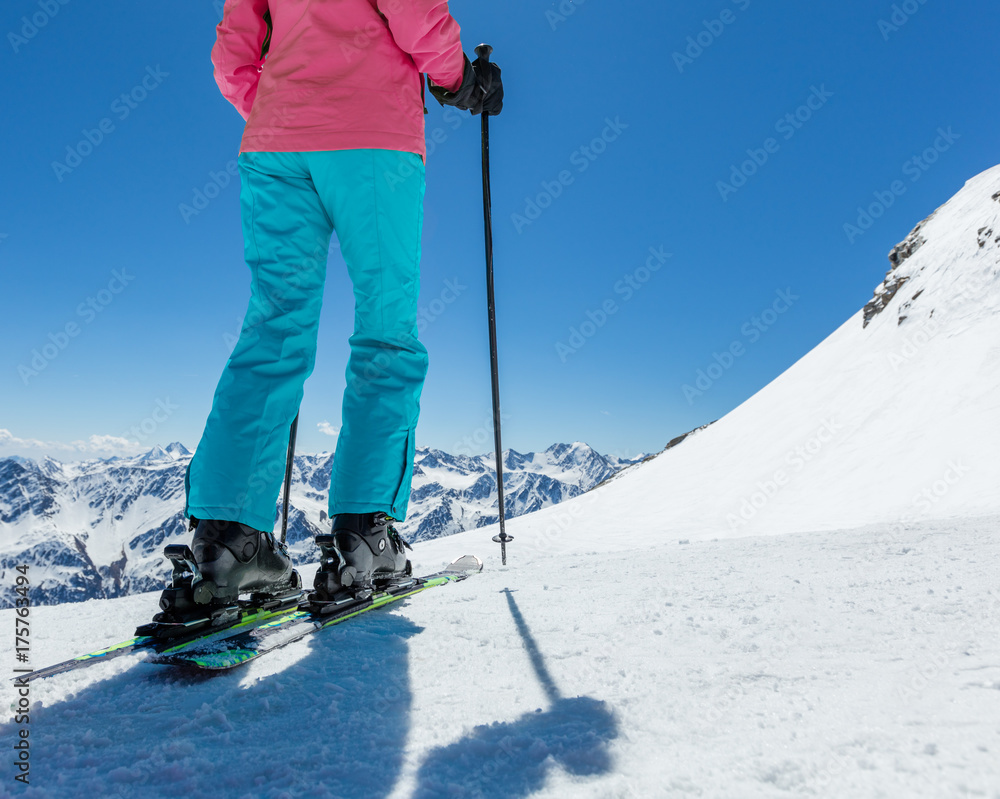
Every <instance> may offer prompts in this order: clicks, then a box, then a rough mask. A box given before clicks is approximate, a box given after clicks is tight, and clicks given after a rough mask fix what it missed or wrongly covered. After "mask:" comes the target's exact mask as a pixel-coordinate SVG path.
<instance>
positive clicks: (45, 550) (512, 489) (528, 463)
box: [0, 443, 642, 604]
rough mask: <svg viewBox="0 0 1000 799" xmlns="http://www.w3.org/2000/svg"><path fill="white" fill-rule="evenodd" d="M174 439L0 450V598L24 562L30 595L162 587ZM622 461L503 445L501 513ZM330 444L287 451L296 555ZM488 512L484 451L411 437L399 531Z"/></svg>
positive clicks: (320, 516)
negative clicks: (119, 447)
mask: <svg viewBox="0 0 1000 799" xmlns="http://www.w3.org/2000/svg"><path fill="white" fill-rule="evenodd" d="M190 460H191V452H190V451H189V450H188V449H187V448H186V447H184V446H183V445H182V444H177V443H175V444H171V445H169V446H168V447H166V448H162V447H154V448H153V449H151V450H149V451H148V452H146V453H143V454H142V455H137V456H134V457H131V458H110V459H106V460H89V461H82V462H71V463H63V462H61V461H58V460H55V459H53V458H44V459H42V460H39V461H35V460H31V459H28V458H21V457H9V458H4V459H0V574H2V575H3V576H2V577H0V601H2V602H3V603H4V604H6V603H7V602H9V601H10V600H11V599H12V598H13V593H12V587H13V580H8V579H6V577H7V576H9V574H10V571H11V569H12V568H13V567H14V566H16V565H18V564H21V563H28V564H29V565H30V567H31V582H32V586H33V592H32V597H33V600H34V601H35V602H36V603H37V604H55V603H60V602H73V601H82V600H85V599H91V598H95V597H115V596H122V595H125V594H131V593H138V592H142V591H150V590H155V589H157V588H160V587H162V585H163V583H164V580H165V578H166V576H167V574H168V572H169V569H168V567H167V565H166V562H165V561H164V559H163V558H162V550H163V547H164V546H165V545H167V544H173V543H188V542H189V533H188V531H187V522H186V519H185V518H184V517H183V515H182V512H183V507H184V473H185V470H186V468H187V464H188V462H189V461H190ZM639 460H642V458H641V457H640V458H635V459H631V460H626V459H621V458H616V457H613V456H608V455H601V454H599V453H597V452H595V451H594V450H593V449H591V448H590V447H589V446H587V445H586V444H581V443H574V444H554V445H553V446H551V447H549V448H548V449H547V450H545V451H544V452H537V453H527V454H521V453H519V452H515V451H514V450H508V451H507V452H505V453H504V493H505V497H504V500H505V501H504V507H505V510H506V515H507V516H508V517H514V516H519V515H521V514H524V513H529V512H531V511H535V510H538V509H540V508H544V507H547V506H549V505H554V504H556V503H559V502H562V501H563V500H565V499H569V498H570V497H575V496H578V495H579V494H582V493H583V492H585V491H587V490H589V489H590V488H592V487H593V486H595V485H597V484H599V483H601V482H602V481H604V480H606V479H607V478H609V477H610V476H612V475H613V474H615V473H617V472H618V471H620V470H621V469H622V468H624V467H626V466H628V465H630V464H632V463H635V462H637V461H639ZM332 463H333V455H332V454H331V453H321V454H318V455H297V456H296V457H295V464H294V469H293V473H292V476H293V482H292V492H291V497H292V499H291V506H292V507H291V510H290V512H289V523H288V541H289V543H290V545H291V550H292V553H293V555H294V557H295V560H296V562H299V563H306V562H310V561H313V560H316V559H317V558H318V550H317V549H316V546H315V544H314V543H313V536H315V535H316V534H317V533H320V532H327V531H328V530H329V520H328V518H327V510H326V509H327V494H328V491H329V483H330V469H331V466H332ZM497 519H498V503H497V481H496V470H495V468H494V461H493V456H492V455H480V456H474V457H470V456H461V455H449V454H447V453H445V452H441V451H440V450H434V449H427V448H419V449H418V450H417V453H416V458H415V467H414V474H413V493H412V495H411V500H410V511H409V516H408V518H407V520H406V522H405V523H403V524H401V525H400V526H399V529H400V532H401V533H402V535H403V536H404V537H405V538H407V539H408V540H409V541H411V542H415V541H424V540H427V539H431V538H438V537H441V536H445V535H450V534H452V533H457V532H461V531H463V530H470V529H474V528H477V527H483V526H486V525H489V524H493V523H495V522H496V521H497Z"/></svg>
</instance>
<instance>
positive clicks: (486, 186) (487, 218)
mask: <svg viewBox="0 0 1000 799" xmlns="http://www.w3.org/2000/svg"><path fill="white" fill-rule="evenodd" d="M492 52H493V48H492V47H491V46H490V45H488V44H481V45H479V46H478V47H477V48H476V55H477V56H478V61H479V64H480V74H484V75H485V74H489V70H488V68H487V64H489V62H490V53H492ZM482 120H483V122H482V127H483V222H484V225H485V230H486V307H487V311H488V315H489V322H490V373H491V377H492V380H493V446H494V448H495V449H496V460H497V494H498V499H499V502H500V506H499V511H500V535H497V536H494V537H493V540H494V541H496V542H497V543H498V544H500V558H501V561H502V563H503V565H504V566H506V565H507V542H508V541H513V540H514V539H513V538H512V537H511V536H509V535H507V531H506V529H505V526H504V521H505V519H504V504H503V445H502V444H501V441H500V376H499V369H498V367H497V314H496V302H495V301H494V295H493V220H492V203H491V200H490V115H489V114H488V113H486V111H485V109H484V110H483V112H482Z"/></svg>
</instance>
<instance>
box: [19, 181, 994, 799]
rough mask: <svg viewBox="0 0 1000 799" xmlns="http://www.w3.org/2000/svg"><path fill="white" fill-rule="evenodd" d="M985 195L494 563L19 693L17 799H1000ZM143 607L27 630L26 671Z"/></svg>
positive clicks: (431, 549)
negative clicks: (204, 667)
mask: <svg viewBox="0 0 1000 799" xmlns="http://www.w3.org/2000/svg"><path fill="white" fill-rule="evenodd" d="M998 191H1000V168H994V169H992V170H989V171H988V172H986V173H984V174H983V175H981V176H979V177H977V178H975V179H973V180H972V181H970V182H969V183H968V184H967V186H966V188H965V189H964V190H963V191H962V192H960V193H959V194H958V195H957V196H956V198H955V199H954V200H952V201H951V202H949V203H948V204H947V205H945V206H943V207H942V208H941V209H939V210H938V211H937V212H936V214H935V215H934V216H933V217H932V218H930V219H929V220H927V221H926V224H924V225H923V227H922V228H921V235H923V236H924V237H925V238H926V243H925V244H923V245H922V246H921V247H920V248H919V249H918V250H917V251H916V252H915V253H914V254H913V255H912V256H911V257H910V258H908V259H907V260H905V261H904V262H903V263H902V264H901V265H900V266H898V267H897V268H896V269H895V270H894V279H898V278H901V277H906V278H908V279H907V280H906V281H905V284H904V286H903V288H902V289H901V290H900V291H899V292H898V294H897V295H896V297H894V298H893V300H892V301H891V302H890V303H889V304H888V307H886V308H885V310H883V311H882V312H881V313H880V314H879V315H878V316H875V317H874V319H873V320H872V321H871V323H870V324H869V325H868V326H867V327H863V326H862V319H861V314H860V313H859V314H858V315H856V316H854V317H852V318H851V319H850V320H848V322H847V323H845V325H844V326H842V327H841V328H840V329H839V330H837V331H836V332H834V333H833V334H832V335H831V336H830V337H829V338H828V339H827V340H826V341H824V342H823V343H822V344H820V345H819V346H818V347H817V348H816V349H815V350H813V351H812V352H811V353H809V354H808V355H807V356H806V357H805V358H803V359H802V360H801V361H800V362H799V363H797V364H796V365H795V366H793V367H792V368H791V369H789V370H788V371H787V372H785V373H784V374H783V375H781V376H780V377H779V378H777V379H776V380H775V381H774V382H772V383H771V384H770V385H768V386H767V387H765V388H764V389H763V390H762V391H760V392H759V393H758V394H757V395H755V396H754V397H751V398H750V399H749V400H747V402H745V403H744V404H743V405H741V406H740V407H739V408H737V409H736V410H734V411H733V412H732V413H730V414H729V415H727V416H726V417H724V418H723V419H721V420H720V421H719V422H717V423H716V424H714V425H712V426H711V427H708V428H706V429H703V430H701V431H700V432H698V433H697V435H695V436H691V437H689V438H688V439H687V440H685V441H683V442H682V443H680V444H679V445H677V446H676V447H673V448H671V449H669V450H667V451H665V452H664V453H662V454H661V455H659V456H658V457H656V458H653V459H651V460H649V461H647V462H645V463H642V464H638V465H636V466H634V467H632V468H630V469H627V470H625V471H624V472H621V473H619V474H618V475H616V476H615V477H614V478H613V479H611V480H609V481H607V482H606V483H604V484H603V485H601V486H600V487H598V488H596V489H594V490H592V491H589V492H587V493H586V494H584V495H582V496H579V497H577V498H575V499H572V500H568V501H566V502H563V503H560V504H559V505H557V506H554V507H548V508H544V509H542V510H540V511H538V512H536V513H532V514H528V515H526V516H523V517H519V518H516V519H513V520H511V521H510V522H509V523H508V530H509V532H510V533H511V534H512V535H513V536H514V539H515V540H514V541H513V542H512V543H511V544H510V545H509V553H510V564H509V565H508V566H507V567H503V566H501V564H500V563H499V557H498V552H497V551H496V550H497V547H496V545H495V544H492V543H491V542H490V537H491V536H492V535H493V534H494V533H495V532H496V529H495V528H484V529H481V530H474V531H469V532H465V533H460V534H456V535H453V536H449V537H447V538H442V539H437V540H433V541H427V542H425V543H421V544H418V545H417V546H416V547H415V551H414V553H413V560H414V567H415V570H416V571H417V572H418V573H426V572H430V571H434V570H436V569H437V568H438V567H440V566H441V565H443V564H444V563H446V562H447V561H448V560H450V559H451V558H452V557H454V556H456V555H459V554H462V553H463V552H466V551H470V552H476V553H479V554H481V555H485V558H484V560H485V562H486V568H485V570H484V572H483V573H482V574H481V575H477V576H475V577H473V578H471V579H469V580H467V581H465V582H463V583H459V584H456V585H450V586H445V587H442V588H439V589H434V590H433V591H429V592H426V593H424V594H421V595H419V596H418V597H415V598H413V599H411V600H407V601H406V602H404V603H400V604H398V605H394V606H392V607H391V608H390V609H386V610H383V611H379V612H377V613H372V614H368V615H365V616H363V617H361V618H358V619H355V620H354V621H352V622H351V623H348V624H345V625H343V626H340V627H337V628H334V629H331V630H327V631H325V632H323V633H322V634H319V635H314V636H310V637H308V638H307V639H304V640H302V641H299V642H296V643H293V644H290V645H289V646H287V647H285V648H284V649H282V650H280V651H278V652H276V653H274V654H273V655H270V656H268V657H265V658H263V659H261V660H260V661H255V662H253V663H250V664H249V665H248V666H246V667H245V668H243V669H240V670H236V671H233V672H230V673H224V674H220V675H216V676H198V675H191V674H186V673H183V672H180V671H176V670H171V669H168V668H164V667H160V666H156V665H153V664H150V663H145V662H142V659H141V657H140V656H136V655H132V656H127V657H123V658H119V659H117V660H113V661H109V662H106V663H101V664H98V665H95V666H93V667H91V668H89V669H86V670H82V671H79V672H76V673H70V674H65V675H57V676H56V677H53V678H50V679H48V680H44V681H41V682H38V683H33V684H32V693H31V698H32V702H33V710H32V716H31V741H32V749H31V753H32V760H31V764H32V771H31V778H32V784H31V787H30V788H28V789H27V790H21V789H20V788H18V789H17V795H22V794H23V795H24V796H26V797H32V798H33V797H60V798H61V797H77V796H79V797H93V796H102V797H103V796H112V797H133V796H134V797H152V798H155V797H173V796H192V797H213V799H216V798H218V797H223V798H224V799H228V797H234V798H235V797H241V798H242V797H273V798H274V799H278V798H279V797H298V796H309V797H366V799H368V798H369V797H384V798H385V799H410V798H411V797H418V798H419V799H431V797H433V798H434V799H437V797H487V798H488V799H501V798H502V799H508V798H510V797H528V796H531V797H539V798H543V799H544V798H552V797H574V799H576V797H582V798H583V799H590V798H591V797H592V798H593V799H598V798H600V799H605V798H608V797H619V798H620V799H626V798H632V797H636V798H638V797H643V799H645V797H676V796H708V797H741V799H742V798H744V797H746V798H747V799H754V798H755V797H768V798H770V797H787V796H835V797H852V799H853V798H854V797H928V799H930V798H931V797H933V798H934V799H937V797H984V799H1000V635H998V632H1000V567H998V564H1000V492H997V491H996V486H997V485H998V483H1000V458H996V452H997V451H998V444H1000V440H998V435H1000V432H998V429H1000V426H998V425H997V421H996V420H997V410H998V407H1000V369H998V368H997V366H998V365H1000V276H998V264H1000V258H998V251H1000V247H998V244H1000V213H998V212H1000V203H997V201H994V200H992V199H991V195H992V194H994V193H997V192H998ZM986 229H990V230H991V231H993V230H995V231H998V234H993V235H995V236H996V239H997V240H994V239H993V238H989V237H987V240H986V241H984V243H983V244H982V245H981V246H980V244H979V243H978V242H979V240H980V237H981V236H982V231H983V230H986ZM970 286H971V287H973V288H972V289H971V290H970ZM918 292H919V293H920V296H919V297H918V296H916V295H917V294H918ZM902 316H905V317H906V318H905V319H902V321H900V317H902ZM931 320H934V321H933V322H931ZM929 325H930V326H929ZM921 331H922V335H918V334H920V333H921ZM311 570H312V569H311V568H303V569H302V572H303V578H304V579H305V581H306V582H309V581H310V580H311ZM156 599H157V596H156V594H155V593H152V594H143V595H138V596H132V597H124V598H121V599H115V600H104V601H98V600H93V601H88V602H84V603H78V604H74V605H64V606H51V607H38V608H34V609H33V610H32V616H31V624H32V663H33V664H34V665H36V666H40V665H43V664H47V663H50V662H53V661H56V660H60V659H64V658H67V657H69V656H72V655H74V654H77V653H80V652H84V651H91V650H94V649H96V648H99V647H101V646H104V645H107V644H110V643H113V642H114V641H116V640H120V639H122V638H123V637H126V636H127V632H128V631H130V629H131V628H132V627H133V626H134V625H135V623H136V622H137V621H144V620H146V619H147V618H149V616H150V615H151V614H152V613H153V612H154V610H155V606H156ZM0 624H2V625H5V626H6V627H7V629H8V630H10V629H11V627H12V626H13V611H11V610H4V611H0ZM10 642H11V637H10V636H8V637H7V638H6V639H4V640H3V641H2V643H0V663H4V664H10V663H13V662H14V660H13V653H12V651H11V649H10V646H11V643H10ZM8 690H9V691H10V690H11V689H8ZM10 695H11V696H12V697H13V693H11V694H10ZM14 732H15V725H14V724H13V723H12V722H11V721H9V720H8V721H5V722H4V723H2V724H0V738H2V739H3V740H4V741H9V740H10V739H11V735H12V734H13V733H14ZM4 768H8V769H11V772H12V767H11V766H10V765H8V766H5V767H4ZM11 776H12V773H11V774H10V775H9V776H7V777H5V779H4V780H3V781H2V782H0V785H2V786H3V787H0V792H3V791H10V792H11V793H13V791H11V789H10V787H9V786H10V784H11V781H10V779H11ZM4 795H6V794H4Z"/></svg>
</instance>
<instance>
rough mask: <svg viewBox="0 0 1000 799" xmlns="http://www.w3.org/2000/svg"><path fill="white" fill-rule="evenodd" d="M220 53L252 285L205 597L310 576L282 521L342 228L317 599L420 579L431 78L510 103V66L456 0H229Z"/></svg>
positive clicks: (225, 426)
mask: <svg viewBox="0 0 1000 799" xmlns="http://www.w3.org/2000/svg"><path fill="white" fill-rule="evenodd" d="M212 62H213V64H214V66H215V79H216V82H217V83H218V84H219V88H220V89H221V91H222V94H223V95H224V96H225V97H226V99H227V100H229V101H230V102H231V103H232V104H233V105H234V106H235V107H236V110H237V111H239V113H240V114H241V115H242V116H243V118H244V119H245V120H246V127H245V129H244V132H243V138H242V143H241V147H240V154H239V157H238V165H239V172H240V181H241V191H240V207H241V213H242V224H243V235H244V250H245V257H246V261H247V264H248V266H249V267H250V278H251V296H250V304H249V308H248V310H247V314H246V317H245V319H244V322H243V327H242V331H241V333H240V338H239V341H238V342H237V344H236V347H235V349H234V350H233V353H232V355H231V356H230V358H229V361H228V362H227V364H226V366H225V369H224V371H223V373H222V377H221V379H220V380H219V384H218V387H217V389H216V391H215V397H214V400H213V404H212V410H211V412H210V414H209V417H208V421H207V423H206V426H205V431H204V433H203V435H202V438H201V441H200V443H199V444H198V448H197V451H196V452H195V455H194V458H193V459H192V461H191V464H190V466H189V469H188V474H187V485H186V488H187V507H186V515H187V516H188V517H189V518H190V520H191V527H192V529H193V530H194V538H193V543H192V547H191V550H192V552H193V554H194V558H195V561H196V565H197V569H198V572H197V573H196V575H197V576H196V579H195V582H194V584H193V585H192V593H193V599H194V601H195V602H196V603H199V604H201V605H209V604H219V603H232V602H233V601H235V600H236V599H237V597H238V596H239V595H240V594H243V593H247V592H256V593H262V594H265V595H278V594H280V593H282V592H287V591H288V590H289V589H290V588H296V587H297V580H298V577H297V575H296V574H295V572H294V570H293V568H292V563H291V559H290V558H289V556H288V552H287V550H286V548H285V546H284V544H283V543H282V542H280V541H278V540H276V538H275V537H274V535H273V533H272V527H273V524H274V508H275V503H276V501H277V497H278V492H279V488H280V484H281V478H282V473H283V467H284V455H285V446H286V443H287V441H288V435H289V429H290V426H291V423H292V420H293V418H294V417H295V416H296V413H297V410H298V407H299V405H300V403H301V400H302V393H303V383H304V382H305V380H306V378H307V377H308V376H309V374H310V373H311V372H312V369H313V365H314V361H315V354H316V338H317V331H318V323H319V315H320V305H321V301H322V292H323V283H324V278H325V273H326V263H327V251H328V248H329V244H330V239H331V235H332V233H333V231H334V230H336V232H337V235H338V238H339V241H340V246H341V249H342V252H343V256H344V260H345V262H346V263H347V268H348V272H349V274H350V277H351V280H352V283H353V286H354V298H355V319H354V333H353V335H352V336H351V337H350V340H349V343H350V358H349V361H348V366H347V388H346V390H345V392H344V397H343V410H342V426H341V431H340V436H339V439H338V441H337V448H336V455H335V457H334V462H333V469H332V474H331V478H330V481H331V485H330V501H329V509H330V518H331V519H332V536H333V539H332V540H333V541H334V542H335V545H334V546H333V547H332V549H333V552H332V553H331V552H329V551H327V550H324V553H323V554H324V558H323V562H322V564H321V568H320V571H319V572H318V573H317V575H316V580H315V590H314V593H313V595H312V597H313V599H314V600H316V601H326V600H329V599H331V598H333V597H334V596H335V595H337V594H338V592H343V591H344V590H345V589H346V590H348V591H350V592H352V593H358V592H359V591H364V590H366V589H368V590H370V588H371V587H372V585H373V582H374V581H375V580H376V579H378V580H380V581H381V580H387V579H391V578H393V577H395V576H397V575H399V574H402V573H407V572H408V571H409V562H408V561H407V559H406V555H405V553H404V545H405V542H403V541H402V539H401V538H400V537H399V535H398V534H397V533H396V531H395V529H394V528H393V526H392V525H393V522H395V521H402V520H403V519H404V518H405V516H406V509H407V502H408V499H409V494H410V481H411V475H412V468H413V454H414V431H415V428H416V424H417V417H418V414H419V400H420V392H421V387H422V385H423V381H424V376H425V374H426V371H427V351H426V349H425V348H424V346H423V345H422V344H421V343H420V341H418V339H417V324H416V319H417V294H418V287H419V260H420V233H421V225H422V216H423V211H422V204H423V195H424V155H425V142H424V121H423V115H424V113H426V109H425V108H424V97H423V95H424V93H423V88H424V86H423V75H422V73H423V74H426V75H427V79H428V85H429V88H430V91H431V92H432V94H433V95H434V97H435V98H436V99H437V100H438V101H439V102H440V103H442V104H444V105H452V106H455V107H456V108H458V109H461V110H469V111H471V112H472V113H473V114H479V113H481V112H483V110H484V109H485V111H486V113H489V114H494V115H495V114H498V113H499V112H500V110H501V108H502V101H503V87H502V83H501V79H500V70H499V68H497V67H496V66H495V65H494V64H490V63H488V62H486V61H485V60H484V61H483V62H479V61H477V62H475V63H473V62H471V61H470V60H469V59H468V58H467V57H466V56H465V55H464V54H463V51H462V45H461V41H460V39H459V26H458V24H457V23H456V22H455V20H454V19H453V18H452V17H451V15H450V13H449V10H448V4H447V3H446V2H443V0H345V1H344V2H338V3H331V2H322V0H298V1H297V2H295V3H293V2H291V0H226V3H225V6H224V10H223V18H222V21H221V22H220V23H219V26H218V28H217V40H216V43H215V46H214V48H213V50H212ZM400 175H408V176H409V177H406V178H402V179H401V178H399V176H400ZM387 176H388V179H387ZM327 540H329V537H327Z"/></svg>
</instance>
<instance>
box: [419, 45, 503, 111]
mask: <svg viewBox="0 0 1000 799" xmlns="http://www.w3.org/2000/svg"><path fill="white" fill-rule="evenodd" d="M427 86H428V88H429V89H430V90H431V94H433V95H434V97H435V98H437V101H438V102H439V103H441V105H453V106H455V108H458V109H459V110H460V111H471V112H472V113H473V114H481V113H483V112H484V111H485V112H486V113H487V114H488V115H489V116H496V115H497V114H499V113H500V112H501V111H502V110H503V81H502V80H501V79H500V67H498V66H497V65H496V64H494V63H493V62H492V61H488V62H487V63H486V69H485V70H484V69H482V66H481V64H480V62H479V59H476V60H475V61H469V58H468V56H466V57H465V71H464V72H463V74H462V85H461V86H459V87H458V88H457V89H456V90H455V91H453V92H449V91H448V90H447V89H442V88H441V87H440V86H438V85H437V84H435V83H434V81H432V80H431V79H430V76H428V77H427Z"/></svg>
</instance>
